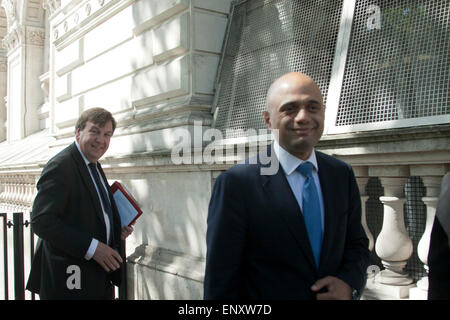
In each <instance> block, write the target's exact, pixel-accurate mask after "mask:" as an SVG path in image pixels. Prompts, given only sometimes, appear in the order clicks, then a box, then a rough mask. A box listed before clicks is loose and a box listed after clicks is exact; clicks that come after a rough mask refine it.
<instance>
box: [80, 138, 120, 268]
mask: <svg viewBox="0 0 450 320" xmlns="http://www.w3.org/2000/svg"><path fill="white" fill-rule="evenodd" d="M75 145H76V146H77V149H78V151H79V152H80V154H81V157H82V158H83V160H84V162H85V164H86V168H87V169H88V172H89V175H90V176H91V179H92V183H93V184H94V187H95V190H96V191H97V195H98V198H99V200H100V205H101V206H102V211H103V217H104V218H105V225H106V239H107V242H108V243H109V237H110V232H111V230H110V223H109V217H108V214H107V213H106V212H105V208H103V201H102V198H101V195H100V192H99V190H98V188H97V184H96V183H95V180H94V177H93V176H92V173H91V169H89V163H90V162H89V160H88V159H86V157H85V156H84V154H83V152H82V151H81V148H80V145H79V144H78V142H77V141H75ZM96 170H97V172H98V168H97V167H96ZM98 175H99V177H101V175H100V172H99V173H98ZM100 180H101V182H102V184H103V188H105V190H108V189H107V188H106V186H105V182H104V181H103V179H102V178H100ZM106 196H107V197H109V195H108V192H106ZM108 200H109V199H108ZM97 246H98V240H97V239H95V238H92V241H91V245H90V246H89V248H88V251H87V252H86V255H85V256H84V258H85V259H86V260H90V259H91V258H92V257H93V255H94V253H95V250H96V249H97Z"/></svg>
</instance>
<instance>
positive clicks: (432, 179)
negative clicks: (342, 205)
mask: <svg viewBox="0 0 450 320" xmlns="http://www.w3.org/2000/svg"><path fill="white" fill-rule="evenodd" d="M448 170H449V165H448V164H436V165H392V166H360V167H354V171H355V175H356V179H357V182H358V186H359V189H360V193H361V203H362V224H363V227H364V229H365V231H366V234H367V237H368V238H369V250H371V252H372V255H376V256H377V257H378V258H379V259H381V265H372V266H371V268H370V269H369V270H368V272H369V274H368V276H369V277H368V282H367V288H366V292H365V298H367V299H407V298H409V299H414V300H422V299H426V298H427V290H428V278H427V277H426V273H427V272H428V266H427V256H428V250H429V244H430V236H431V228H432V225H433V221H434V216H435V212H436V206H437V201H438V196H439V192H440V185H441V180H442V177H443V176H444V175H445V173H446V172H447V171H448ZM412 177H416V178H419V179H416V180H415V182H414V183H416V184H418V183H420V184H421V186H422V188H423V189H425V190H426V191H425V196H422V195H421V192H418V190H419V189H418V188H413V191H412V193H413V194H410V197H414V198H415V200H419V201H420V200H421V204H417V201H416V202H415V203H414V205H413V206H407V205H406V203H407V197H406V194H405V189H406V185H407V184H408V183H411V182H410V181H409V179H410V178H412ZM373 178H375V179H377V180H378V182H379V183H380V185H381V187H382V189H383V195H381V196H379V197H378V200H379V202H380V203H381V204H382V207H381V208H382V210H381V212H378V214H379V215H381V216H382V219H381V220H382V226H381V230H380V231H379V233H378V234H374V233H373V231H372V230H371V229H370V227H371V223H370V222H368V220H369V219H368V217H367V210H366V204H367V200H368V199H369V195H368V194H367V191H366V187H367V184H368V181H369V179H373ZM420 205H423V206H425V208H426V210H425V212H424V213H423V212H421V211H420V210H419V207H418V206H420ZM406 208H409V212H405V209H406ZM378 211H380V210H378ZM421 215H425V216H423V217H421ZM407 218H409V220H412V222H413V223H415V224H416V225H414V227H415V228H414V229H415V230H409V229H407V228H406V227H405V219H407ZM421 221H422V222H423V223H420V222H421ZM410 225H411V224H410ZM411 229H412V228H411ZM418 230H423V231H421V233H420V231H419V233H420V237H418ZM413 233H414V235H413ZM412 236H414V237H415V238H419V239H420V241H416V242H418V244H416V245H415V244H414V243H413V241H412ZM414 256H417V257H418V258H419V259H420V261H421V263H422V264H423V268H424V274H425V276H423V277H422V278H421V279H419V281H416V280H417V279H414V278H413V277H412V275H411V274H409V273H408V272H407V270H406V269H407V268H406V266H407V264H414V263H415V261H414V259H413V258H414ZM416 260H417V259H416ZM374 270H376V271H377V272H376V274H375V275H374V274H372V273H371V272H373V271H374ZM416 278H417V275H416Z"/></svg>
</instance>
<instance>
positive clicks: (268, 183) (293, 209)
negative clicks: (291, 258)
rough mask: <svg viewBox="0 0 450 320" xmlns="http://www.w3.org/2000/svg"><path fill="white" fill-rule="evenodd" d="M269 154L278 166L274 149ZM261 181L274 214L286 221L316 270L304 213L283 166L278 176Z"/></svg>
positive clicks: (262, 178) (264, 178)
mask: <svg viewBox="0 0 450 320" xmlns="http://www.w3.org/2000/svg"><path fill="white" fill-rule="evenodd" d="M270 148H271V146H270ZM269 153H270V154H271V163H274V162H272V161H276V164H277V165H278V164H279V163H278V159H277V157H276V155H275V153H274V152H273V149H272V148H271V150H270V151H269ZM261 181H262V187H263V189H264V191H265V193H266V196H267V198H268V199H269V201H268V203H270V205H271V206H272V209H273V210H274V212H275V213H276V214H277V215H278V216H280V217H281V219H282V220H283V221H284V223H285V224H286V226H287V228H288V230H289V232H290V233H291V234H292V236H293V237H294V239H295V240H296V242H297V244H298V246H299V247H300V249H301V250H302V251H303V253H304V254H305V256H306V257H307V260H308V261H309V263H310V264H311V266H312V267H313V269H316V267H315V262H314V255H313V252H312V249H311V245H310V243H309V238H308V234H307V231H306V225H305V222H304V220H303V215H302V212H301V210H300V207H299V205H298V203H297V200H296V199H295V196H294V194H293V193H292V190H291V187H290V186H289V183H288V181H287V179H286V176H285V173H284V171H283V168H281V165H280V166H279V169H278V170H277V173H276V174H274V175H261Z"/></svg>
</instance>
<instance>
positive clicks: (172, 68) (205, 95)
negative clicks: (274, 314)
mask: <svg viewBox="0 0 450 320" xmlns="http://www.w3.org/2000/svg"><path fill="white" fill-rule="evenodd" d="M404 2H405V3H404V4H402V5H403V9H402V10H407V9H408V8H409V9H410V10H413V9H411V5H410V4H409V2H411V1H404ZM309 3H310V4H302V6H303V7H296V5H297V2H294V1H291V0H283V1H281V0H280V1H259V0H248V1H247V0H239V1H232V0H158V1H154V0H16V1H13V0H2V1H1V9H0V38H1V39H2V43H3V49H1V50H0V212H8V213H13V212H20V211H23V212H29V210H30V208H31V204H32V201H33V197H34V195H35V183H36V182H37V180H38V178H39V175H40V172H41V170H42V168H43V166H44V165H45V163H46V162H47V160H48V159H49V158H50V157H51V156H52V155H54V154H55V153H57V152H58V151H60V150H61V149H62V148H64V147H65V146H67V145H68V144H70V143H71V142H72V141H73V140H74V124H75V121H76V119H77V118H78V116H79V114H80V113H81V112H82V111H83V110H85V109H87V108H90V107H104V108H106V109H108V110H110V111H111V112H112V113H113V114H114V116H115V118H116V119H117V120H118V127H117V129H116V132H115V134H114V137H113V139H112V141H111V145H110V148H109V150H108V152H107V153H106V154H105V156H104V158H103V159H102V165H103V167H104V169H105V172H106V175H107V177H108V179H109V180H110V182H113V181H115V180H118V181H121V182H122V183H124V184H125V185H126V186H127V188H128V189H129V190H130V191H131V192H132V193H133V195H134V196H135V198H136V199H137V200H138V202H139V204H140V205H141V207H142V209H143V211H144V214H143V216H142V217H141V218H140V219H139V220H138V223H137V224H136V226H135V232H134V233H133V235H132V237H130V239H129V240H127V261H128V263H127V266H128V297H129V299H201V298H202V283H203V275H204V266H205V255H206V244H205V234H206V217H207V209H208V202H209V198H210V195H211V190H212V186H213V183H214V180H215V178H216V177H217V176H218V174H220V173H221V172H222V171H223V170H226V169H227V168H229V167H230V166H231V165H232V164H234V163H236V162H237V161H239V160H240V159H243V158H244V157H245V156H246V155H248V154H249V153H250V151H251V141H252V137H248V136H245V135H239V134H237V135H236V136H230V137H227V135H226V129H228V128H231V129H236V128H237V129H239V130H241V131H242V130H248V129H251V128H255V129H261V127H260V126H261V121H262V118H261V119H260V120H255V121H256V122H255V123H253V122H252V121H253V120H252V119H253V118H251V116H250V115H246V114H247V111H245V109H244V111H243V113H242V114H243V116H242V117H243V118H244V119H245V120H246V126H243V127H242V126H241V127H239V126H236V123H238V122H239V121H240V120H239V119H241V118H239V115H240V114H241V113H240V109H239V107H246V106H248V105H251V104H252V103H256V104H257V106H256V107H255V108H254V111H250V112H249V114H256V116H255V119H258V118H257V112H256V111H258V112H259V111H260V110H259V109H258V108H263V107H264V102H263V101H261V99H260V98H261V97H262V96H263V93H262V92H263V91H264V90H265V85H267V82H268V81H269V79H271V78H273V77H274V76H275V75H277V74H278V73H280V72H282V71H284V70H285V69H286V71H287V70H290V69H296V68H297V69H301V68H305V70H308V72H309V70H311V72H312V73H316V76H317V77H318V78H319V79H321V80H320V81H319V83H320V84H321V85H322V87H323V88H325V90H324V92H325V94H326V101H327V102H326V103H327V114H326V119H327V127H326V132H325V135H324V137H323V138H322V141H321V142H320V145H319V149H320V150H321V151H324V152H326V153H329V154H332V155H334V156H337V157H339V158H341V159H343V160H345V161H347V162H349V163H350V164H351V165H352V166H353V168H354V170H355V174H356V175H357V179H358V183H359V186H360V190H361V196H362V200H363V202H364V203H365V204H366V205H365V206H364V208H365V209H366V211H367V212H365V214H364V219H363V220H364V221H363V223H364V226H365V227H366V230H367V233H368V235H369V238H370V240H371V244H370V249H371V250H372V251H373V268H372V269H371V270H369V276H370V277H369V282H368V286H367V290H366V297H367V298H368V299H370V298H378V299H380V298H381V299H397V298H408V297H410V298H423V297H424V294H426V290H423V289H421V288H423V286H421V285H419V287H421V288H417V285H416V283H417V280H418V279H419V278H420V277H421V276H423V275H426V273H424V272H425V271H423V270H424V269H423V262H422V261H423V256H424V255H426V244H425V245H422V247H424V248H425V249H422V250H419V248H418V240H419V239H421V238H422V237H423V238H424V241H425V243H426V241H427V234H426V232H425V234H424V231H425V230H428V229H426V226H429V224H430V221H431V223H432V220H431V218H432V217H433V214H434V209H435V207H436V201H437V196H438V194H439V189H440V181H441V178H442V176H443V175H444V174H445V172H447V171H448V170H449V168H450V143H449V142H450V139H449V138H450V125H449V122H450V118H449V116H450V111H449V110H448V109H445V108H444V109H443V111H441V112H440V113H438V114H428V113H426V112H425V113H424V114H419V115H418V116H416V117H410V116H404V117H403V118H402V119H381V120H380V119H378V120H376V119H375V120H373V119H372V120H371V121H367V119H366V120H364V119H363V120H358V121H359V122H358V121H356V122H354V123H351V122H345V121H343V122H339V121H340V120H338V119H347V118H349V117H350V118H352V119H353V118H355V119H359V118H357V114H358V112H356V111H355V110H357V108H356V109H354V110H353V111H352V110H346V109H345V108H342V109H341V105H339V101H343V99H344V98H347V99H348V101H349V102H348V105H351V99H352V96H350V97H349V96H348V95H347V96H346V92H345V88H347V87H349V86H352V81H356V80H354V78H352V76H351V75H349V73H346V70H350V69H349V68H351V67H352V63H357V62H358V59H355V57H359V58H360V59H361V57H362V56H361V54H359V55H357V54H355V55H352V52H353V51H352V50H356V49H355V48H357V47H355V42H352V41H356V40H354V39H356V38H357V36H358V33H357V22H358V15H362V16H363V17H365V18H364V23H366V21H367V25H366V28H368V29H381V28H384V27H385V24H383V23H386V21H387V22H389V17H390V14H391V13H390V12H391V11H392V8H391V7H389V5H386V3H385V2H383V1H379V3H378V2H376V1H361V3H357V2H356V1H354V0H344V1H336V3H338V5H337V6H335V7H330V6H328V7H327V6H326V5H324V4H322V2H320V1H311V2H309ZM444 9H445V8H444ZM444 9H443V10H444ZM311 10H312V11H311ZM314 10H315V11H314ZM388 10H391V11H388ZM414 10H415V9H414ZM417 10H418V11H420V10H421V8H418V9H417ZM311 12H313V13H311ZM314 12H315V13H314ZM383 12H384V13H383ZM386 12H389V13H386ZM392 12H393V11H392ZM308 14H310V15H311V14H312V17H313V20H314V21H318V22H320V21H322V20H323V21H322V22H321V25H323V26H328V25H329V26H330V28H332V25H333V23H334V24H335V26H336V30H335V37H334V38H330V39H328V38H327V39H325V40H324V42H325V43H326V45H323V46H321V45H320V44H317V45H314V46H313V49H314V50H318V51H319V52H321V53H322V52H323V55H317V56H320V57H322V56H326V55H327V53H326V51H327V50H328V51H329V52H330V54H329V58H328V60H327V61H328V62H326V61H325V62H322V61H321V60H319V62H320V63H317V60H315V57H316V56H315V55H312V56H311V57H310V59H309V60H308V59H306V60H305V61H306V62H305V63H306V66H302V65H301V64H300V65H299V64H296V63H297V61H300V60H301V59H300V58H301V56H300V57H298V56H296V55H295V53H296V52H300V51H302V50H303V49H302V48H303V47H302V46H303V45H298V43H300V42H301V40H302V39H304V38H308V37H309V38H310V39H309V40H308V41H309V42H308V43H312V42H313V40H314V39H313V38H314V37H312V36H311V35H313V34H314V33H313V32H317V37H319V38H320V35H323V34H328V32H329V31H330V30H321V29H320V28H319V27H318V29H317V30H315V31H314V30H309V31H308V32H307V33H306V34H305V35H303V36H302V37H301V38H300V39H297V38H296V34H297V31H298V30H296V29H295V28H298V27H296V26H298V25H299V24H298V23H299V21H302V19H303V18H304V17H306V16H307V15H308ZM327 14H331V16H332V15H335V16H334V18H333V19H335V20H333V21H335V22H329V21H330V20H328V18H326V15H327ZM302 15H303V16H302ZM257 17H263V18H264V19H269V20H267V21H268V23H265V22H264V21H265V20H264V19H263V18H257ZM285 17H291V18H285ZM296 17H297V18H296ZM380 17H381V18H383V17H384V18H383V19H384V20H383V19H381V18H380ZM319 18H320V19H319ZM252 19H253V20H252ZM258 19H260V20H258ZM261 19H262V20H261ZM270 19H272V20H270ZM285 19H287V20H285ZM289 19H291V20H289ZM295 19H298V20H295ZM330 19H331V18H330ZM377 19H378V20H377ZM380 19H381V20H380ZM303 20H304V19H303ZM258 21H259V23H261V24H260V25H258ZM261 21H263V22H261ZM271 21H272V22H274V21H276V22H278V23H276V24H275V23H274V24H270V23H271ZM327 22H329V23H327ZM289 23H292V26H290V27H289ZM286 25H288V27H289V28H290V29H289V28H288V29H286V28H287V27H286ZM439 26H440V28H443V29H444V30H447V35H448V21H447V24H445V21H444V23H443V24H441V25H439ZM434 28H438V27H436V26H434ZM278 29H279V31H278V32H280V34H279V37H278V36H277V37H275V36H273V37H269V38H270V39H267V34H271V32H272V33H273V34H275V33H276V31H275V30H278ZM286 30H288V31H286ZM289 30H290V31H289ZM433 30H434V29H433ZM246 32H247V33H246ZM330 32H331V31H330ZM351 34H353V37H352V38H351V37H350V35H351ZM308 35H309V36H308ZM283 37H285V38H283ZM447 37H448V36H447ZM252 41H253V42H252ZM271 41H272V42H271ZM327 41H328V42H327ZM440 41H444V44H443V45H445V43H447V44H448V38H447V39H441V40H440ZM445 41H447V42H445ZM246 44H248V45H249V46H250V47H249V48H247V47H245V45H246ZM293 44H294V47H292V45H293ZM295 45H298V46H297V47H295ZM251 46H254V47H251ZM284 46H286V47H284ZM305 46H306V47H308V45H305ZM447 47H448V45H447ZM280 48H281V49H280ZM330 48H331V49H330ZM264 50H266V51H264ZM289 50H291V51H289ZM308 50H310V49H308ZM311 50H312V49H311ZM441 51H442V50H441ZM264 52H268V53H267V56H265V55H264ZM285 52H293V53H294V56H293V57H290V56H289V57H287V58H286V59H285V56H284V53H285ZM308 52H309V51H308ZM249 53H250V54H249ZM260 53H261V55H260ZM444 53H445V52H444ZM447 53H448V49H447ZM440 54H443V53H442V52H441V53H440ZM246 57H247V58H248V57H253V58H255V57H256V58H255V59H253V60H252V62H251V63H250V62H245V61H246V60H245V59H246ZM267 59H269V60H267ZM283 59H285V60H283ZM405 59H406V57H405ZM416 59H417V60H420V59H422V60H420V61H424V62H426V61H431V60H432V59H436V60H437V61H438V63H440V62H439V61H440V60H439V59H441V58H439V56H434V57H430V55H426V54H422V55H421V53H419V54H418V55H417V56H416ZM286 61H287V62H286ZM292 61H294V62H295V63H294V65H291V64H290V63H291V62H292ZM308 61H309V62H308ZM433 61H434V60H433ZM276 63H279V64H280V65H281V67H274V66H275V65H276ZM327 63H328V64H327ZM346 63H347V65H346ZM383 63H384V64H385V65H386V64H387V65H389V61H388V60H386V61H385V62H380V65H383ZM314 64H319V65H322V64H323V66H324V70H322V69H320V70H315V69H314V68H313V69H311V68H310V65H314ZM246 66H250V67H251V68H253V69H251V68H250V67H249V68H250V69H248V70H246V69H245V68H246ZM327 66H328V67H327ZM326 68H328V69H326ZM364 68H366V69H365V71H367V73H366V74H370V72H371V71H370V70H369V68H370V64H367V65H364ZM325 69H326V70H325ZM252 70H253V71H252ZM255 70H256V72H255ZM267 70H269V71H267ZM327 70H328V71H327ZM240 72H241V73H240ZM251 72H254V73H251ZM327 72H328V73H327ZM372 72H373V71H372ZM246 75H247V78H245V76H246ZM249 75H251V76H249ZM380 77H382V76H380ZM436 77H438V76H436ZM436 77H435V78H436ZM443 79H447V80H448V64H447V75H444V76H443ZM258 81H259V82H258ZM377 81H378V80H377ZM361 82H363V81H361ZM252 84H253V87H252ZM430 86H431V87H433V88H434V87H436V84H435V83H434V82H433V83H431V84H430ZM414 88H415V87H414ZM239 90H241V91H242V90H244V91H245V92H244V93H242V94H240V93H241V91H239ZM436 90H438V91H437V92H438V93H437V94H435V96H436V97H438V98H440V97H441V96H443V95H444V96H446V97H447V98H446V99H447V100H445V99H444V100H439V101H438V103H437V104H438V105H442V104H445V101H447V104H448V85H447V86H445V85H442V86H441V87H439V85H437V87H436ZM439 90H441V91H442V90H444V93H443V94H442V92H441V93H439ZM375 91H376V90H375ZM375 91H372V92H370V93H367V94H366V95H376V92H375ZM238 93H239V94H238ZM381 95H383V94H382V93H381ZM230 96H231V97H232V98H230ZM254 96H257V97H258V99H259V100H258V99H253V98H252V97H254ZM242 97H244V99H243V100H241V101H239V100H238V99H240V98H242ZM432 97H433V95H431V96H430V98H432ZM246 99H247V100H246ZM252 99H253V100H252ZM412 99H419V98H418V96H417V95H416V96H414V97H413V98H412ZM230 101H231V102H230ZM255 101H256V102H255ZM363 101H364V100H360V101H359V102H358V103H361V105H363V103H364V102H363ZM370 103H372V104H373V102H370ZM370 103H368V105H370ZM379 104H381V105H383V104H384V102H383V101H382V102H380V103H379ZM386 104H388V103H386ZM369 109H370V108H369ZM369 109H367V110H365V112H367V113H368V114H371V113H374V112H375V114H383V112H385V111H383V110H382V108H378V109H376V108H375V109H374V110H375V111H373V110H369ZM425 109H426V108H425ZM441 109H442V108H441ZM252 110H253V109H252ZM255 110H256V111H255ZM341 110H342V112H341ZM402 114H405V113H402ZM233 121H234V122H233ZM258 121H260V122H258ZM211 128H212V129H217V130H218V131H219V132H223V133H224V138H226V139H224V140H223V141H222V142H220V141H219V143H218V144H217V146H216V147H215V149H214V150H215V151H216V153H215V154H218V153H217V150H219V149H221V150H231V152H229V153H226V152H225V153H224V154H223V158H221V161H212V162H211V161H207V160H205V157H204V155H205V151H206V150H207V149H208V146H207V145H206V144H207V141H208V139H205V136H206V135H207V132H208V130H209V129H211ZM217 130H216V131H214V133H216V134H217ZM239 130H237V131H233V132H239ZM186 133H187V136H188V137H187V138H186ZM196 137H197V138H198V137H200V139H197V140H196ZM199 140H200V141H201V142H200V143H198V141H199ZM259 140H260V142H259V143H260V145H264V144H267V143H269V142H270V138H267V137H264V136H262V135H260V136H259ZM209 141H211V137H209ZM180 146H182V148H180ZM180 149H182V150H184V151H186V150H188V153H189V152H191V153H192V155H193V157H192V158H189V159H188V161H174V155H175V156H177V155H179V154H178V153H176V154H175V153H174V150H177V152H178V150H180ZM235 151H238V152H235ZM213 153H214V152H213ZM216 160H217V158H216ZM408 188H409V189H408ZM411 188H412V189H414V190H416V189H420V190H419V191H417V190H416V191H414V192H415V196H414V199H413V200H411V199H412V198H411V197H409V194H410V191H409V190H410V189H411ZM418 194H419V195H418ZM417 199H418V200H417ZM414 201H416V202H417V201H418V202H419V203H415V202H414ZM413 202H414V203H413ZM411 206H412V207H414V208H413V209H410V208H411ZM418 208H419V209H418ZM408 214H409V216H408ZM427 217H428V218H427ZM427 219H428V220H427ZM405 224H406V227H405ZM412 229H414V230H415V231H414V232H415V234H414V235H412V234H411V230H412ZM428 236H429V235H428ZM413 240H414V241H413ZM9 243H11V241H10V242H9ZM387 248H388V249H389V250H387ZM419 251H420V254H419ZM386 252H388V253H386ZM413 257H415V260H416V261H415V262H414V263H415V264H416V265H417V264H419V267H418V268H420V269H421V270H422V272H419V273H418V274H419V275H416V276H411V275H410V274H408V272H405V265H406V264H407V262H408V263H409V262H410V261H411V259H412V258H413ZM419 260H421V261H419ZM25 262H26V269H27V268H29V263H30V262H29V260H26V261H25ZM377 268H378V269H387V270H388V271H389V272H391V274H389V272H384V278H383V277H381V276H380V275H381V274H378V275H377V276H374V277H372V276H373V274H371V273H370V272H372V271H373V270H375V271H376V272H378V269H377ZM28 270H29V269H28ZM0 271H1V270H0ZM0 273H1V272H0ZM390 276H391V277H390ZM399 276H400V278H401V279H400V280H399V279H398V277H399ZM386 277H387V278H388V279H387V280H386ZM389 277H390V278H389ZM383 279H384V280H383ZM386 283H389V284H386Z"/></svg>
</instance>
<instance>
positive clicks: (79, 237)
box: [27, 143, 121, 299]
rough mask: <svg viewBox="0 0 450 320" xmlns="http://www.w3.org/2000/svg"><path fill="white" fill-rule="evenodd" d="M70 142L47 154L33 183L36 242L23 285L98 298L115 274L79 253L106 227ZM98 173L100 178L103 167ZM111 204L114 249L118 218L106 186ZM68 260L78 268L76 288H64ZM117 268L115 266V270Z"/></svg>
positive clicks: (44, 292) (45, 292)
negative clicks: (37, 237)
mask: <svg viewBox="0 0 450 320" xmlns="http://www.w3.org/2000/svg"><path fill="white" fill-rule="evenodd" d="M88 170H89V169H88V168H87V166H86V165H85V163H84V161H83V158H82V157H81V154H80V153H79V151H78V149H77V147H76V145H75V143H73V144H71V145H70V146H68V147H67V148H65V149H64V150H62V151H61V152H60V153H58V154H57V155H56V156H55V157H53V158H52V159H51V160H49V162H48V163H47V165H46V166H45V168H44V169H43V171H42V174H41V177H40V179H39V181H38V183H37V189H38V193H37V195H36V198H35V200H34V203H33V209H32V213H31V225H32V227H33V231H34V233H36V234H37V235H38V236H39V238H41V239H42V241H41V242H40V243H39V244H38V246H37V248H36V252H35V257H34V259H33V262H32V266H31V271H30V276H29V280H28V283H27V289H28V290H30V291H32V292H35V293H39V294H40V296H41V298H47V299H102V298H105V297H108V296H109V294H110V292H111V289H112V285H111V281H113V283H114V284H116V285H119V284H120V279H121V274H120V271H116V272H113V273H110V274H108V273H107V272H106V271H104V270H103V269H102V268H101V267H100V265H99V264H98V263H97V262H96V261H95V260H94V259H90V260H86V259H85V258H84V256H85V254H86V252H87V250H88V248H89V245H90V243H91V240H92V238H96V239H97V240H99V241H101V242H103V243H106V227H105V221H104V217H103V212H102V209H101V204H100V199H99V197H98V194H97V192H96V190H95V186H94V183H93V181H92V179H91V177H90V174H89V171H88ZM99 171H100V173H101V176H102V177H103V179H104V181H105V182H106V181H107V180H106V177H105V175H104V173H103V170H102V169H101V168H100V170H99ZM109 197H110V199H111V204H112V208H113V228H112V230H111V233H112V234H113V235H114V237H113V239H114V243H113V244H111V247H113V248H115V249H117V250H118V251H119V252H121V251H120V250H119V249H120V245H121V242H120V233H121V226H120V217H119V215H118V213H117V207H116V204H115V202H114V199H113V197H112V194H111V192H110V190H109ZM71 265H75V266H78V267H79V268H80V275H81V289H72V290H70V289H69V288H68V286H67V279H68V277H70V276H71V275H73V272H72V273H70V272H69V273H68V271H70V269H69V270H68V267H69V266H71ZM119 270H120V269H119Z"/></svg>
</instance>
